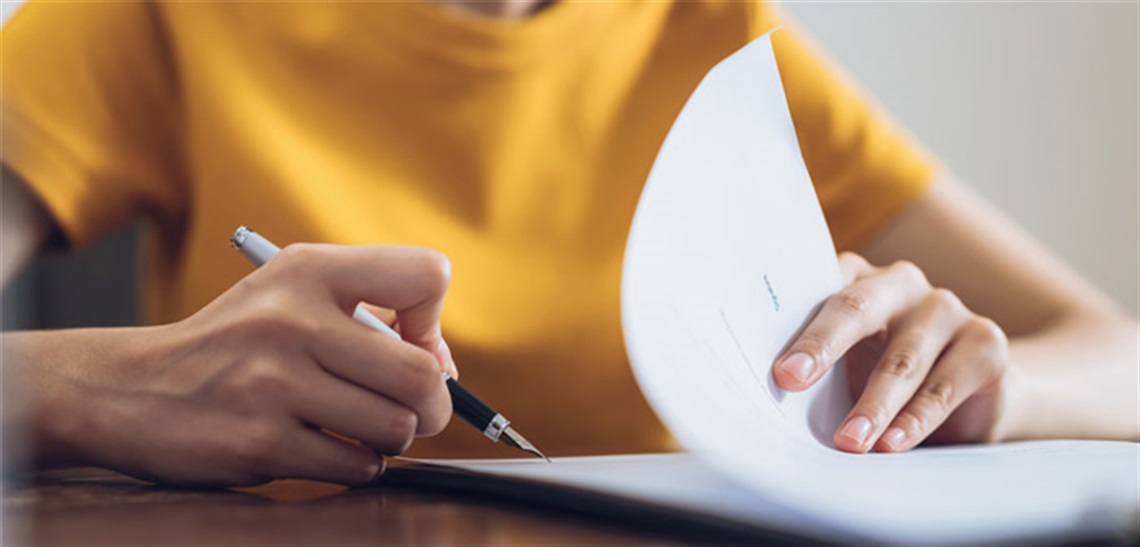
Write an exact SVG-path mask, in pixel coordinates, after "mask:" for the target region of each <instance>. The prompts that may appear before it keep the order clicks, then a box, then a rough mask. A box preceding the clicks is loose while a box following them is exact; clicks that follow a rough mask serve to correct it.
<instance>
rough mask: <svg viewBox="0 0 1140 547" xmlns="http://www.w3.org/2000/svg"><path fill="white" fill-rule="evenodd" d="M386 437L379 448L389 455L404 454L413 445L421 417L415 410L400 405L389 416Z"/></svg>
mask: <svg viewBox="0 0 1140 547" xmlns="http://www.w3.org/2000/svg"><path fill="white" fill-rule="evenodd" d="M386 422H387V423H386V427H385V435H384V439H383V440H382V442H381V445H380V446H378V447H377V448H379V449H380V451H381V452H383V453H384V454H388V455H397V454H402V453H403V452H404V451H405V450H407V449H408V447H409V446H411V445H412V439H414V438H415V436H416V428H417V427H418V424H419V418H418V417H417V416H416V413H415V412H412V411H411V410H408V409H406V408H403V407H400V408H398V409H396V410H393V411H391V413H390V414H388V416H387V420H386Z"/></svg>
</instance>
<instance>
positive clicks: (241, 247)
mask: <svg viewBox="0 0 1140 547" xmlns="http://www.w3.org/2000/svg"><path fill="white" fill-rule="evenodd" d="M230 246H232V247H233V248H235V249H237V251H238V252H239V253H241V255H242V256H244V257H245V258H246V260H249V261H250V262H252V263H253V265H255V266H258V267H260V266H261V265H263V264H265V263H266V262H268V261H269V259H270V258H272V257H273V255H275V254H277V253H278V252H280V251H281V249H280V248H279V247H277V246H276V245H274V244H273V243H271V242H270V241H269V240H268V239H265V238H264V237H261V235H260V234H258V233H257V232H255V231H253V230H250V229H249V228H246V227H245V226H241V227H239V228H238V229H237V231H236V232H234V236H233V237H231V238H230Z"/></svg>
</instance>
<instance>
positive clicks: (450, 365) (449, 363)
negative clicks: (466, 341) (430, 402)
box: [353, 302, 459, 380]
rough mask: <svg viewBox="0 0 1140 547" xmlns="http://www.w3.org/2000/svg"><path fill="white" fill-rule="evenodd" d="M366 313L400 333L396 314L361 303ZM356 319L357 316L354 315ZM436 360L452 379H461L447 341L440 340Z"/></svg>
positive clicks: (434, 353) (434, 352)
mask: <svg viewBox="0 0 1140 547" xmlns="http://www.w3.org/2000/svg"><path fill="white" fill-rule="evenodd" d="M359 307H360V308H363V309H364V311H366V312H368V313H369V314H371V315H372V316H373V317H375V318H377V319H379V320H380V321H381V322H383V323H384V324H385V325H388V326H389V327H390V328H392V329H393V330H395V331H396V332H397V333H398V332H399V331H400V324H399V322H398V321H397V318H396V312H395V311H393V310H390V309H388V308H381V307H380V306H373V305H372V304H369V303H367V302H361V303H360V305H359ZM353 317H355V314H353ZM432 354H433V355H435V357H436V359H438V360H439V363H440V365H441V366H442V367H443V370H444V371H446V372H447V373H448V374H449V375H450V376H451V377H452V378H455V379H456V380H458V379H459V369H458V368H457V367H456V366H455V358H454V357H452V356H451V348H450V347H449V346H448V345H447V341H446V340H444V339H442V338H440V340H439V345H438V346H436V349H435V350H434V351H432Z"/></svg>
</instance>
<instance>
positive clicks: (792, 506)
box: [436, 36, 1140, 544]
mask: <svg viewBox="0 0 1140 547" xmlns="http://www.w3.org/2000/svg"><path fill="white" fill-rule="evenodd" d="M839 287H840V276H839V270H838V265H837V263H836V258H835V250H834V246H833V244H832V242H831V239H830V235H829V233H828V229H827V224H826V222H825V220H824V217H823V214H822V212H821V210H820V207H819V204H818V201H817V199H816V197H815V194H814V190H813V187H812V184H811V180H810V178H809V176H808V172H807V169H806V167H805V166H804V163H803V160H802V156H801V154H800V150H799V146H798V144H797V141H796V136H795V131H794V128H793V125H792V120H791V117H790V114H789V112H788V108H787V101H786V99H785V97H784V92H783V87H782V85H781V82H780V77H779V73H778V70H777V66H776V61H775V58H774V56H773V53H772V44H771V41H770V38H769V36H764V37H762V38H760V39H758V40H756V41H754V42H753V43H751V44H750V45H748V46H746V47H745V48H743V49H742V50H740V51H738V52H737V53H735V54H733V55H732V56H730V57H728V58H727V59H725V60H724V61H722V62H721V63H720V64H718V65H717V66H716V67H715V68H713V69H712V71H710V72H709V74H708V75H707V76H706V77H705V79H704V80H703V81H702V82H701V84H700V85H699V87H698V88H697V89H696V91H695V92H694V93H693V95H692V97H691V98H690V99H689V101H688V103H687V104H686V105H685V107H684V109H683V110H682V112H681V113H680V115H679V116H678V117H677V120H676V122H675V123H674V125H673V128H672V129H671V131H670V133H669V135H668V137H667V138H666V140H665V142H664V144H663V145H662V147H661V151H660V152H659V155H658V157H657V160H656V163H655V164H654V166H653V170H652V172H651V174H650V176H649V180H648V182H647V183H646V186H645V189H644V192H643V194H642V197H641V201H640V203H639V205H638V209H637V213H636V216H635V218H634V222H633V227H632V229H631V232H630V235H629V242H628V246H627V249H626V258H625V265H624V272H623V282H622V314H623V317H622V320H623V328H624V334H625V341H626V347H627V351H628V353H629V358H630V362H631V364H632V366H633V369H634V372H635V375H636V377H637V381H638V383H639V385H640V386H641V389H642V390H643V392H644V393H645V395H646V398H647V399H648V400H649V402H650V404H651V405H652V407H653V409H654V410H655V411H656V412H657V414H658V415H659V417H660V418H661V420H662V421H663V422H664V424H665V425H666V426H667V427H668V428H669V430H670V431H671V432H672V433H673V434H674V435H675V436H676V438H677V439H678V441H679V442H680V443H681V444H682V445H683V446H684V448H685V449H686V450H687V453H685V454H671V455H646V456H614V457H598V458H564V459H556V460H555V461H554V463H553V464H546V463H542V462H530V461H521V460H520V461H493V462H473V461H465V462H436V463H446V464H447V465H451V466H455V467H459V468H462V469H466V470H468V471H471V472H476V473H482V474H489V475H494V476H498V477H512V478H516V479H525V480H527V481H537V482H538V483H542V484H551V485H563V486H568V487H574V488H583V489H586V490H590V491H596V492H604V493H606V494H607V495H614V496H621V497H625V498H629V499H635V500H640V501H642V502H645V503H650V504H657V505H665V506H669V507H675V508H680V509H684V510H687V511H693V512H699V513H705V514H710V515H716V516H719V517H722V518H727V519H734V520H737V521H739V522H744V523H750V524H754V525H762V526H767V527H772V528H774V529H778V530H784V531H787V532H791V533H796V534H802V535H806V536H808V537H814V538H817V539H824V540H837V541H852V540H863V541H875V542H884V543H902V544H912V543H938V544H945V543H967V544H968V543H992V542H995V541H1024V540H1029V539H1034V538H1042V537H1049V538H1053V539H1060V538H1065V537H1073V538H1080V537H1090V536H1094V535H1103V534H1110V533H1112V531H1113V530H1115V529H1119V528H1120V527H1122V526H1129V525H1134V524H1135V521H1136V518H1137V514H1138V512H1140V445H1137V444H1135V443H1122V442H1074V441H1056V442H1030V443H1012V444H1004V445H999V446H956V447H946V448H920V449H917V450H913V451H911V452H908V453H904V454H863V455H853V454H847V453H843V452H840V451H838V450H836V449H835V448H834V447H833V446H832V443H831V438H832V434H833V432H834V431H835V429H836V427H837V426H838V424H839V422H840V420H842V418H843V417H844V416H845V414H846V412H847V411H848V410H849V409H850V407H851V404H852V402H851V400H850V398H849V396H848V395H847V391H846V388H845V383H844V382H845V379H844V378H843V377H842V371H843V367H842V366H837V367H835V369H834V370H833V372H831V373H830V375H829V376H828V377H826V378H825V379H824V380H823V381H822V382H821V383H820V384H819V385H817V386H816V387H813V388H812V389H810V390H808V391H807V392H804V393H788V392H784V391H782V390H781V389H779V388H778V387H777V386H776V385H775V384H774V383H773V381H772V375H771V366H772V364H773V361H774V360H775V359H776V357H777V356H779V355H780V354H781V353H782V350H783V349H784V347H785V346H786V345H787V344H788V343H789V342H790V341H791V340H792V339H793V337H794V335H795V334H796V333H797V332H798V331H799V330H800V329H801V328H802V327H803V326H804V324H805V322H806V321H807V319H808V318H809V317H810V316H811V315H812V314H813V312H814V311H815V310H816V308H817V307H818V306H819V305H820V303H821V302H822V301H823V300H825V299H826V298H827V297H828V296H829V295H831V294H833V293H834V292H835V291H836V290H838V289H839Z"/></svg>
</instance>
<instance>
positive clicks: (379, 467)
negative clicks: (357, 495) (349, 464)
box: [364, 460, 384, 486]
mask: <svg viewBox="0 0 1140 547" xmlns="http://www.w3.org/2000/svg"><path fill="white" fill-rule="evenodd" d="M364 473H365V474H366V475H368V476H370V477H372V478H371V479H370V480H369V481H368V482H366V483H364V484H365V485H366V486H372V485H375V484H379V483H380V477H383V476H384V461H383V460H381V461H379V462H377V463H374V464H371V465H369V466H368V467H365V468H364Z"/></svg>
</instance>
